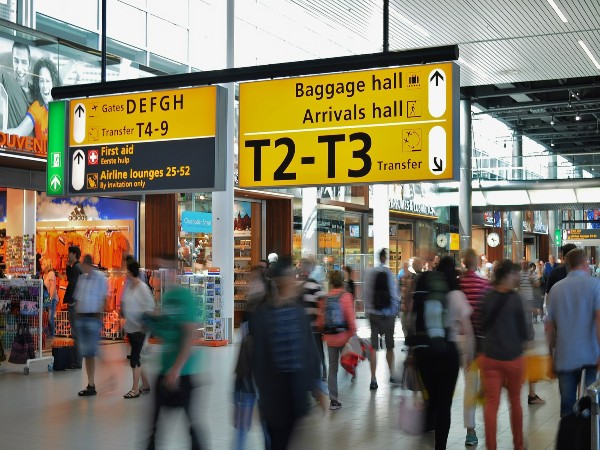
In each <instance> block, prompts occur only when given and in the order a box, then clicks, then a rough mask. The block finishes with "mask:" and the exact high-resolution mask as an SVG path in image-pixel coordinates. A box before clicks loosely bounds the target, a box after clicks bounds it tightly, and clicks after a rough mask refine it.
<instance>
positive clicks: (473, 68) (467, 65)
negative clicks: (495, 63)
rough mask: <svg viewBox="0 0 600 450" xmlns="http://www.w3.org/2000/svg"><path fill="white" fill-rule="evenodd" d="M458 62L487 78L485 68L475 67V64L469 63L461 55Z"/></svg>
mask: <svg viewBox="0 0 600 450" xmlns="http://www.w3.org/2000/svg"><path fill="white" fill-rule="evenodd" d="M458 62H459V63H460V64H462V65H463V66H465V67H466V68H467V69H470V70H472V71H473V72H475V73H476V74H477V75H479V76H480V77H481V78H487V74H486V73H485V72H484V71H483V70H481V69H479V68H478V67H475V66H474V65H473V64H471V63H468V62H467V61H465V60H464V59H463V58H462V56H460V57H459V58H458Z"/></svg>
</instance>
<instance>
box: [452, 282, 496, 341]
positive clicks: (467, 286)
mask: <svg viewBox="0 0 600 450" xmlns="http://www.w3.org/2000/svg"><path fill="white" fill-rule="evenodd" d="M459 283H460V290H461V291H463V292H464V293H465V295H466V297H467V301H468V302H469V305H471V308H473V314H471V324H472V325H473V332H474V334H475V336H483V329H482V321H481V314H482V310H483V297H484V295H485V294H486V292H487V291H489V290H490V289H491V286H490V282H489V281H488V280H486V279H485V278H482V277H480V276H479V275H477V273H475V272H474V271H473V270H467V271H466V272H465V273H464V274H463V276H462V277H460V279H459Z"/></svg>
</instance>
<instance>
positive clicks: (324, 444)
mask: <svg viewBox="0 0 600 450" xmlns="http://www.w3.org/2000/svg"><path fill="white" fill-rule="evenodd" d="M359 325H361V326H362V327H361V329H360V330H359V334H360V335H362V336H365V335H368V334H369V331H368V328H367V327H366V325H367V323H366V321H363V320H360V321H359ZM537 327H538V328H536V332H537V335H538V336H539V337H540V339H539V340H538V343H537V345H538V347H539V348H540V349H542V348H543V347H544V345H543V340H542V328H541V325H537ZM396 342H397V347H398V349H399V348H400V346H401V342H402V335H401V332H400V331H399V330H398V333H397V341H396ZM152 347H153V348H152V352H153V355H154V356H156V354H157V353H158V352H159V351H160V349H159V348H158V346H152ZM127 350H128V348H127V346H126V345H124V344H113V345H104V346H103V354H104V358H105V362H104V363H102V364H99V367H98V369H97V373H98V376H97V380H98V381H97V385H98V390H99V393H98V396H96V397H88V398H79V397H78V396H77V391H78V390H80V389H81V388H82V387H83V386H84V385H85V381H84V380H85V378H84V374H83V373H82V372H81V371H68V372H48V371H46V367H45V364H37V365H35V364H34V365H33V366H32V369H31V373H30V374H29V375H27V376H25V375H24V374H23V371H22V366H15V365H12V364H7V363H3V364H2V365H1V366H0V449H2V450H14V449H19V450H21V449H32V450H34V449H86V450H87V449H89V450H96V449H97V450H106V449H137V448H143V441H144V437H145V436H146V430H147V426H148V414H149V409H150V407H151V398H150V396H142V397H140V398H138V399H131V400H125V399H123V397H122V396H123V394H124V393H125V392H127V391H128V390H129V388H130V387H131V378H130V372H131V371H130V369H129V366H128V364H127V362H126V360H125V355H126V352H127ZM197 351H200V352H202V354H203V357H204V359H203V363H204V367H205V369H206V370H205V372H204V384H203V387H202V389H200V390H199V392H198V398H197V399H196V400H195V402H194V404H195V406H196V409H197V412H198V415H197V417H198V423H199V424H200V426H201V427H202V430H203V434H204V440H205V443H206V448H208V449H218V450H221V449H226V450H229V449H231V448H232V441H233V435H234V431H235V430H234V428H233V427H232V420H231V417H232V403H231V388H232V375H231V374H232V366H233V363H234V360H235V356H236V354H237V346H235V345H233V346H229V347H222V348H199V349H198V350H197ZM396 357H397V359H398V361H400V360H401V358H403V357H404V354H403V353H401V352H399V351H397V352H396ZM152 365H153V364H152V363H150V364H149V365H148V367H150V366H152ZM388 377H389V375H388V370H387V365H386V364H385V362H384V357H383V353H381V356H380V364H379V367H378V379H379V389H378V390H377V391H369V389H368V385H369V381H370V380H369V367H368V364H366V363H361V365H360V366H359V370H358V378H357V380H356V382H354V383H351V382H350V378H349V376H346V375H345V374H344V373H343V370H341V371H340V377H339V390H340V401H341V402H342V403H343V408H342V409H340V410H338V411H335V412H329V411H328V412H327V413H326V414H325V415H323V414H322V412H321V411H320V410H319V409H318V408H317V407H314V408H313V410H312V413H311V414H310V415H309V416H308V417H307V418H306V419H305V420H304V421H303V423H302V425H301V427H300V430H299V433H298V436H297V439H296V440H295V444H294V448H295V449H307V450H308V449H311V450H312V449H323V450H326V449H327V450H330V449H352V450H388V449H433V439H432V438H433V436H432V435H431V434H428V435H425V436H422V437H414V436H409V435H406V434H405V433H402V432H401V431H400V430H399V429H398V426H397V422H398V414H397V411H398V408H399V407H398V402H399V397H400V395H401V390H400V389H399V388H392V387H391V386H390V385H389V384H388V383H387V382H386V381H385V380H387V379H388ZM462 389H463V380H462V376H460V377H459V382H458V386H457V389H456V394H455V397H454V403H453V408H452V427H451V430H450V435H449V440H448V448H449V449H464V437H465V430H464V428H463V423H462V398H463V395H462ZM537 392H538V394H539V395H540V397H542V398H544V399H545V400H546V402H547V403H546V405H540V406H528V405H527V399H526V396H527V389H526V388H525V387H524V388H523V392H522V398H523V409H524V416H525V418H524V429H525V433H526V439H527V441H528V448H529V449H531V450H538V449H540V450H541V449H552V448H554V439H555V435H556V431H557V426H558V420H559V416H558V408H559V399H558V387H557V384H556V382H543V383H539V384H538V386H537ZM282 401H285V399H282ZM166 416H167V417H165V419H166V420H164V421H163V422H162V423H163V427H162V430H163V439H162V440H161V442H160V446H159V448H162V449H184V448H188V443H187V437H188V435H187V430H186V424H185V420H184V417H183V416H182V415H179V414H177V413H175V412H170V413H169V414H167V415H166ZM477 424H478V426H477V433H478V435H479V447H478V448H485V444H484V430H483V419H482V413H481V410H480V409H479V410H478V413H477ZM261 442H262V441H261V432H260V430H259V428H258V426H257V425H256V421H255V423H254V424H253V428H252V430H251V432H250V436H249V439H248V446H247V448H248V449H250V450H255V449H262V448H263V446H262V444H261ZM498 444H499V448H502V449H511V448H512V437H511V432H510V426H509V414H508V408H507V403H506V399H505V396H504V395H503V401H502V403H501V406H500V412H499V418H498ZM470 448H473V447H470Z"/></svg>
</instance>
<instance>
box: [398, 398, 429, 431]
mask: <svg viewBox="0 0 600 450" xmlns="http://www.w3.org/2000/svg"><path fill="white" fill-rule="evenodd" d="M426 408H427V407H426V405H425V401H424V400H423V397H422V396H421V395H420V394H418V393H415V394H413V393H410V394H409V395H402V396H401V397H400V414H399V415H398V419H399V423H400V429H401V430H402V431H404V432H405V433H408V434H421V433H423V431H425V416H426V411H427V410H426Z"/></svg>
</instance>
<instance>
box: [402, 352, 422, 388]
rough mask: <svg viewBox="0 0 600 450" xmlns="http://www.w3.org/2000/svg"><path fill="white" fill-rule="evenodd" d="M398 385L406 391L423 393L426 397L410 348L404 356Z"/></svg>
mask: <svg viewBox="0 0 600 450" xmlns="http://www.w3.org/2000/svg"><path fill="white" fill-rule="evenodd" d="M400 385H401V386H402V388H403V389H406V390H408V391H413V392H423V393H424V395H426V390H425V385H424V384H423V379H422V378H421V374H420V373H419V368H418V367H417V362H416V358H415V355H414V350H413V349H410V348H409V350H408V354H407V355H406V359H405V360H404V367H403V369H402V378H401V380H400Z"/></svg>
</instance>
